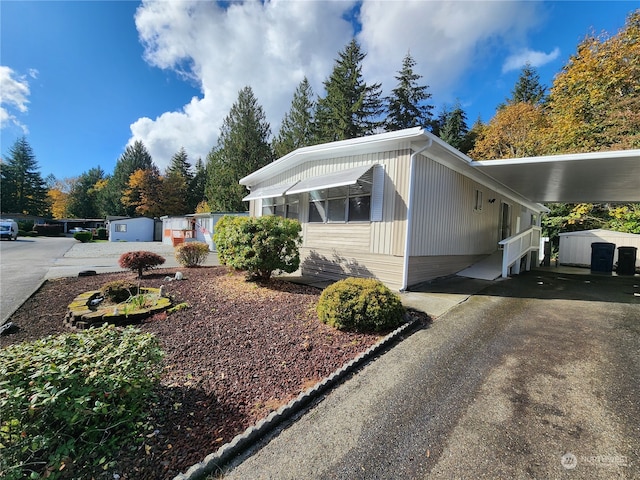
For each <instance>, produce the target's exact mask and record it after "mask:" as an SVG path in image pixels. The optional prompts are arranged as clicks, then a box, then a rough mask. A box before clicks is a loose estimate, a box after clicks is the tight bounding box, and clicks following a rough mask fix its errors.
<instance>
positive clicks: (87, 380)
mask: <svg viewBox="0 0 640 480" xmlns="http://www.w3.org/2000/svg"><path fill="white" fill-rule="evenodd" d="M161 359H162V352H161V350H160V348H159V344H158V341H157V339H156V338H155V337H154V336H153V335H151V334H148V333H141V332H140V331H139V330H137V329H135V328H133V327H128V328H125V329H117V328H115V327H113V326H104V327H102V328H96V329H90V330H85V331H83V332H81V333H67V334H63V335H57V336H50V337H46V338H43V339H40V340H35V341H33V342H26V343H22V344H18V345H11V346H9V347H6V348H4V349H0V412H2V415H1V416H0V451H1V452H2V453H1V454H0V477H2V478H7V479H18V478H43V477H46V478H49V479H56V478H92V477H96V475H94V472H96V471H99V470H101V469H102V468H107V467H108V466H109V463H110V459H111V458H112V457H113V455H114V454H115V453H117V451H118V449H119V448H120V447H121V446H122V445H127V444H128V443H130V442H131V441H132V440H133V439H134V436H136V435H138V434H139V433H140V430H141V428H142V426H143V425H144V424H143V421H144V419H145V416H146V415H147V414H148V411H149V403H150V399H151V395H152V392H153V389H154V387H155V385H156V384H157V382H158V379H159V375H160V372H161V368H160V361H161Z"/></svg>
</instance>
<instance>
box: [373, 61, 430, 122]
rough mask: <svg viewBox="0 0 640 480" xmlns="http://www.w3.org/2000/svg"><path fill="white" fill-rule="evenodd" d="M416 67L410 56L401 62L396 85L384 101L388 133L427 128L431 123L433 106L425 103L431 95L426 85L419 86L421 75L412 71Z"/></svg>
mask: <svg viewBox="0 0 640 480" xmlns="http://www.w3.org/2000/svg"><path fill="white" fill-rule="evenodd" d="M415 66H416V62H415V60H414V59H413V58H412V57H411V54H409V53H407V55H406V56H405V57H404V59H403V60H402V69H401V70H400V71H399V72H398V75H397V76H396V80H398V85H397V86H396V88H394V89H393V90H392V91H391V95H390V96H388V97H387V98H386V99H385V101H386V104H387V119H386V120H385V124H384V125H385V128H386V130H388V131H395V130H402V129H403V128H411V127H428V126H430V125H431V123H432V118H433V114H432V113H431V111H432V110H433V105H430V104H428V103H426V102H427V101H428V100H429V99H430V98H431V94H430V93H427V89H428V88H429V87H428V86H427V85H419V84H418V80H420V79H421V78H422V75H418V74H417V73H415V72H414V71H413V67H415Z"/></svg>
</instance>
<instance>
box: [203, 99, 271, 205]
mask: <svg viewBox="0 0 640 480" xmlns="http://www.w3.org/2000/svg"><path fill="white" fill-rule="evenodd" d="M270 135H271V128H270V126H269V123H268V122H267V119H266V115H265V114H264V111H263V110H262V107H261V106H260V105H258V101H257V100H256V98H255V96H254V94H253V90H252V89H251V87H245V88H244V89H242V90H241V91H240V92H239V94H238V100H237V102H236V103H235V104H234V105H233V106H232V107H231V111H230V112H229V115H228V116H227V117H226V118H225V120H224V122H223V124H222V129H221V132H220V137H219V138H218V145H217V147H215V148H214V149H213V150H212V151H211V152H210V153H209V155H208V156H207V173H208V178H207V185H206V188H205V192H206V197H207V201H208V203H209V205H210V207H211V208H212V209H213V211H217V212H235V211H245V210H246V204H245V203H244V202H243V201H242V198H243V197H244V196H245V195H246V190H245V188H244V186H242V185H240V184H239V183H238V182H239V180H240V179H241V178H242V177H245V176H246V175H248V174H250V173H251V172H254V171H255V170H258V169H259V168H260V167H263V166H264V165H266V164H268V163H270V162H271V161H273V152H272V151H271V146H270V144H269V136H270Z"/></svg>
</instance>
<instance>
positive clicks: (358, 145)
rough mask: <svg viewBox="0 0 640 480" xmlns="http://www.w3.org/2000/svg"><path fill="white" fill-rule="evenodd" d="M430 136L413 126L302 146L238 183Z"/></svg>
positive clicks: (262, 179)
mask: <svg viewBox="0 0 640 480" xmlns="http://www.w3.org/2000/svg"><path fill="white" fill-rule="evenodd" d="M429 136H433V135H432V134H430V133H428V132H426V131H425V130H424V129H423V128H421V127H414V128H407V129H405V130H397V131H394V132H386V133H380V134H377V135H369V136H366V137H359V138H351V139H349V140H340V141H337V142H330V143H323V144H320V145H312V146H309V147H302V148H299V149H297V150H294V151H293V152H291V153H289V154H287V155H285V156H284V157H282V158H279V159H278V160H276V161H275V162H272V163H270V164H268V165H265V166H264V167H262V168H261V169H259V170H256V171H255V172H253V173H250V174H249V175H247V176H246V177H244V178H241V179H240V182H239V183H240V184H241V185H247V186H251V185H257V184H259V183H261V182H264V181H265V180H267V179H269V178H271V177H273V176H275V175H278V174H280V173H282V172H284V171H286V170H288V169H290V168H292V167H294V166H296V165H300V164H303V163H306V162H310V161H313V160H317V159H322V158H327V159H330V158H338V157H341V156H347V155H361V154H365V153H372V152H382V151H387V150H388V149H395V148H398V147H399V146H400V145H401V144H402V143H403V142H404V143H406V144H407V148H408V147H410V143H411V142H412V141H418V140H421V139H422V140H426V139H427V138H428V137H429Z"/></svg>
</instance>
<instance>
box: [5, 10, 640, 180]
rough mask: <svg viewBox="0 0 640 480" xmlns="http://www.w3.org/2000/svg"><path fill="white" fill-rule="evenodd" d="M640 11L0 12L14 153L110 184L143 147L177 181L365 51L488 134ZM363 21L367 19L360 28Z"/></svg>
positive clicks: (54, 170) (383, 70)
mask: <svg viewBox="0 0 640 480" xmlns="http://www.w3.org/2000/svg"><path fill="white" fill-rule="evenodd" d="M638 7H639V3H638V2H637V1H604V2H595V1H594V2H591V1H582V2H568V1H561V2H559V1H556V2H542V1H528V2H522V1H520V2H507V1H475V2H463V1H452V2H439V1H425V0H419V1H417V0H416V1H413V0H404V1H403V0H401V1H393V2H392V1H377V2H374V1H365V2H354V1H328V0H322V1H305V2H303V1H301V0H297V1H296V0H288V1H265V2H246V3H240V2H238V3H233V2H225V3H224V4H223V3H216V2H208V1H196V2H178V1H176V0H172V1H170V2H168V1H162V2H155V1H144V2H133V1H106V2H102V1H67V2H62V1H37V2H36V1H13V0H3V1H2V2H0V20H1V25H0V32H1V38H0V82H1V83H0V99H1V109H0V120H1V121H2V132H1V146H0V147H1V148H0V153H1V154H2V156H3V157H4V156H5V155H6V154H7V153H8V151H9V149H10V148H11V146H12V145H13V143H14V142H15V140H16V139H17V138H19V137H21V136H22V135H25V136H26V138H27V140H28V141H29V143H30V145H31V147H32V148H33V150H34V153H35V155H36V159H37V161H38V163H39V166H40V170H41V173H42V175H43V176H47V175H49V174H53V175H55V177H57V178H58V179H63V178H66V177H74V176H77V175H80V174H81V173H83V172H86V171H88V170H89V169H91V168H93V167H97V166H100V167H101V168H102V169H103V170H105V172H106V173H107V174H110V173H111V172H112V171H113V167H114V166H115V163H116V160H117V159H118V157H119V156H120V155H121V154H122V152H123V151H124V149H125V148H126V146H127V144H129V143H131V142H133V141H134V140H136V139H139V140H142V141H143V142H144V144H145V145H146V146H147V148H148V150H149V151H150V153H151V155H152V157H153V159H154V162H155V163H156V164H157V165H158V166H159V167H160V168H161V169H164V168H165V167H166V166H167V165H168V163H169V161H170V159H171V156H172V155H173V154H174V153H175V152H176V151H177V150H178V149H179V148H180V147H184V148H185V149H186V151H187V153H188V155H189V158H190V159H191V160H192V161H195V160H196V159H197V158H203V159H204V158H205V157H206V154H207V153H208V152H209V151H210V150H211V148H212V147H214V146H215V145H216V142H217V137H218V134H219V132H220V126H221V125H222V122H223V120H224V118H225V116H226V115H227V114H228V113H229V109H230V107H231V105H232V104H233V103H234V102H235V101H236V99H237V95H238V92H239V91H240V90H241V89H242V88H243V87H245V86H246V85H249V86H251V87H252V89H253V91H254V93H255V95H256V97H257V99H258V102H259V103H260V104H261V105H262V106H263V108H264V111H265V113H266V115H267V118H268V120H269V122H270V124H271V130H272V133H273V134H274V135H275V134H276V133H277V131H278V128H279V124H280V122H281V120H282V116H283V115H284V113H285V112H286V111H288V109H289V106H290V102H291V97H292V95H293V92H294V90H295V88H296V87H297V85H298V84H299V82H300V81H301V80H302V78H303V77H304V76H307V77H308V79H309V81H310V82H311V85H312V87H313V88H314V91H315V93H316V94H323V93H324V92H323V90H322V82H323V81H324V80H325V79H326V78H327V76H328V75H329V74H330V73H331V69H332V67H333V64H334V60H335V58H336V57H337V53H338V51H340V50H341V49H343V48H344V46H345V45H346V44H347V43H348V42H349V41H350V40H351V38H352V37H353V36H354V35H356V38H357V40H358V41H359V42H360V44H361V46H362V49H363V51H364V52H366V53H367V57H366V58H365V61H364V63H363V71H364V77H365V80H366V81H367V82H370V83H373V82H381V83H382V86H383V90H384V94H388V93H389V91H390V90H391V89H392V88H394V87H395V79H394V76H395V75H396V74H397V71H398V70H399V69H400V67H401V63H402V58H403V57H404V55H405V54H406V53H407V52H410V53H411V55H412V56H413V58H414V59H415V60H416V62H417V65H416V67H415V70H416V71H417V72H418V73H420V74H421V75H423V78H422V82H423V83H424V84H426V85H428V86H429V92H430V93H431V94H432V99H431V101H432V102H431V103H433V104H434V105H435V107H436V109H435V113H437V112H438V111H439V110H440V109H441V108H442V106H443V105H449V106H451V105H453V104H454V103H455V102H456V100H459V101H460V102H461V104H462V106H463V109H464V110H465V111H466V113H467V116H468V123H469V125H471V124H472V123H473V122H474V121H475V119H476V118H478V116H481V117H482V119H483V120H484V121H488V120H489V119H490V118H491V117H492V115H493V114H494V112H495V108H496V106H497V105H498V104H499V103H500V102H503V101H504V99H505V98H506V97H508V96H509V95H510V91H511V89H512V88H513V85H514V83H515V81H516V80H517V78H518V75H519V72H520V69H521V67H522V65H524V63H525V62H526V61H529V62H531V63H532V64H533V65H534V66H536V68H537V70H538V72H539V74H540V77H541V80H542V82H543V83H544V84H546V85H548V86H550V85H551V83H552V81H553V76H554V75H555V74H556V73H557V72H559V71H560V69H561V68H562V66H563V65H564V64H565V63H566V61H567V59H568V58H569V56H570V55H572V54H573V53H575V51H576V47H577V45H578V43H579V42H580V41H581V40H582V39H583V38H584V37H585V35H587V34H589V33H591V32H595V33H596V34H598V33H600V32H603V31H605V32H609V33H610V34H615V33H616V32H617V31H618V30H619V29H620V28H621V27H622V26H623V25H624V22H625V19H626V17H627V15H628V14H629V13H630V12H631V11H633V10H634V9H636V8H638ZM354 12H355V15H356V16H355V17H354Z"/></svg>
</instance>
